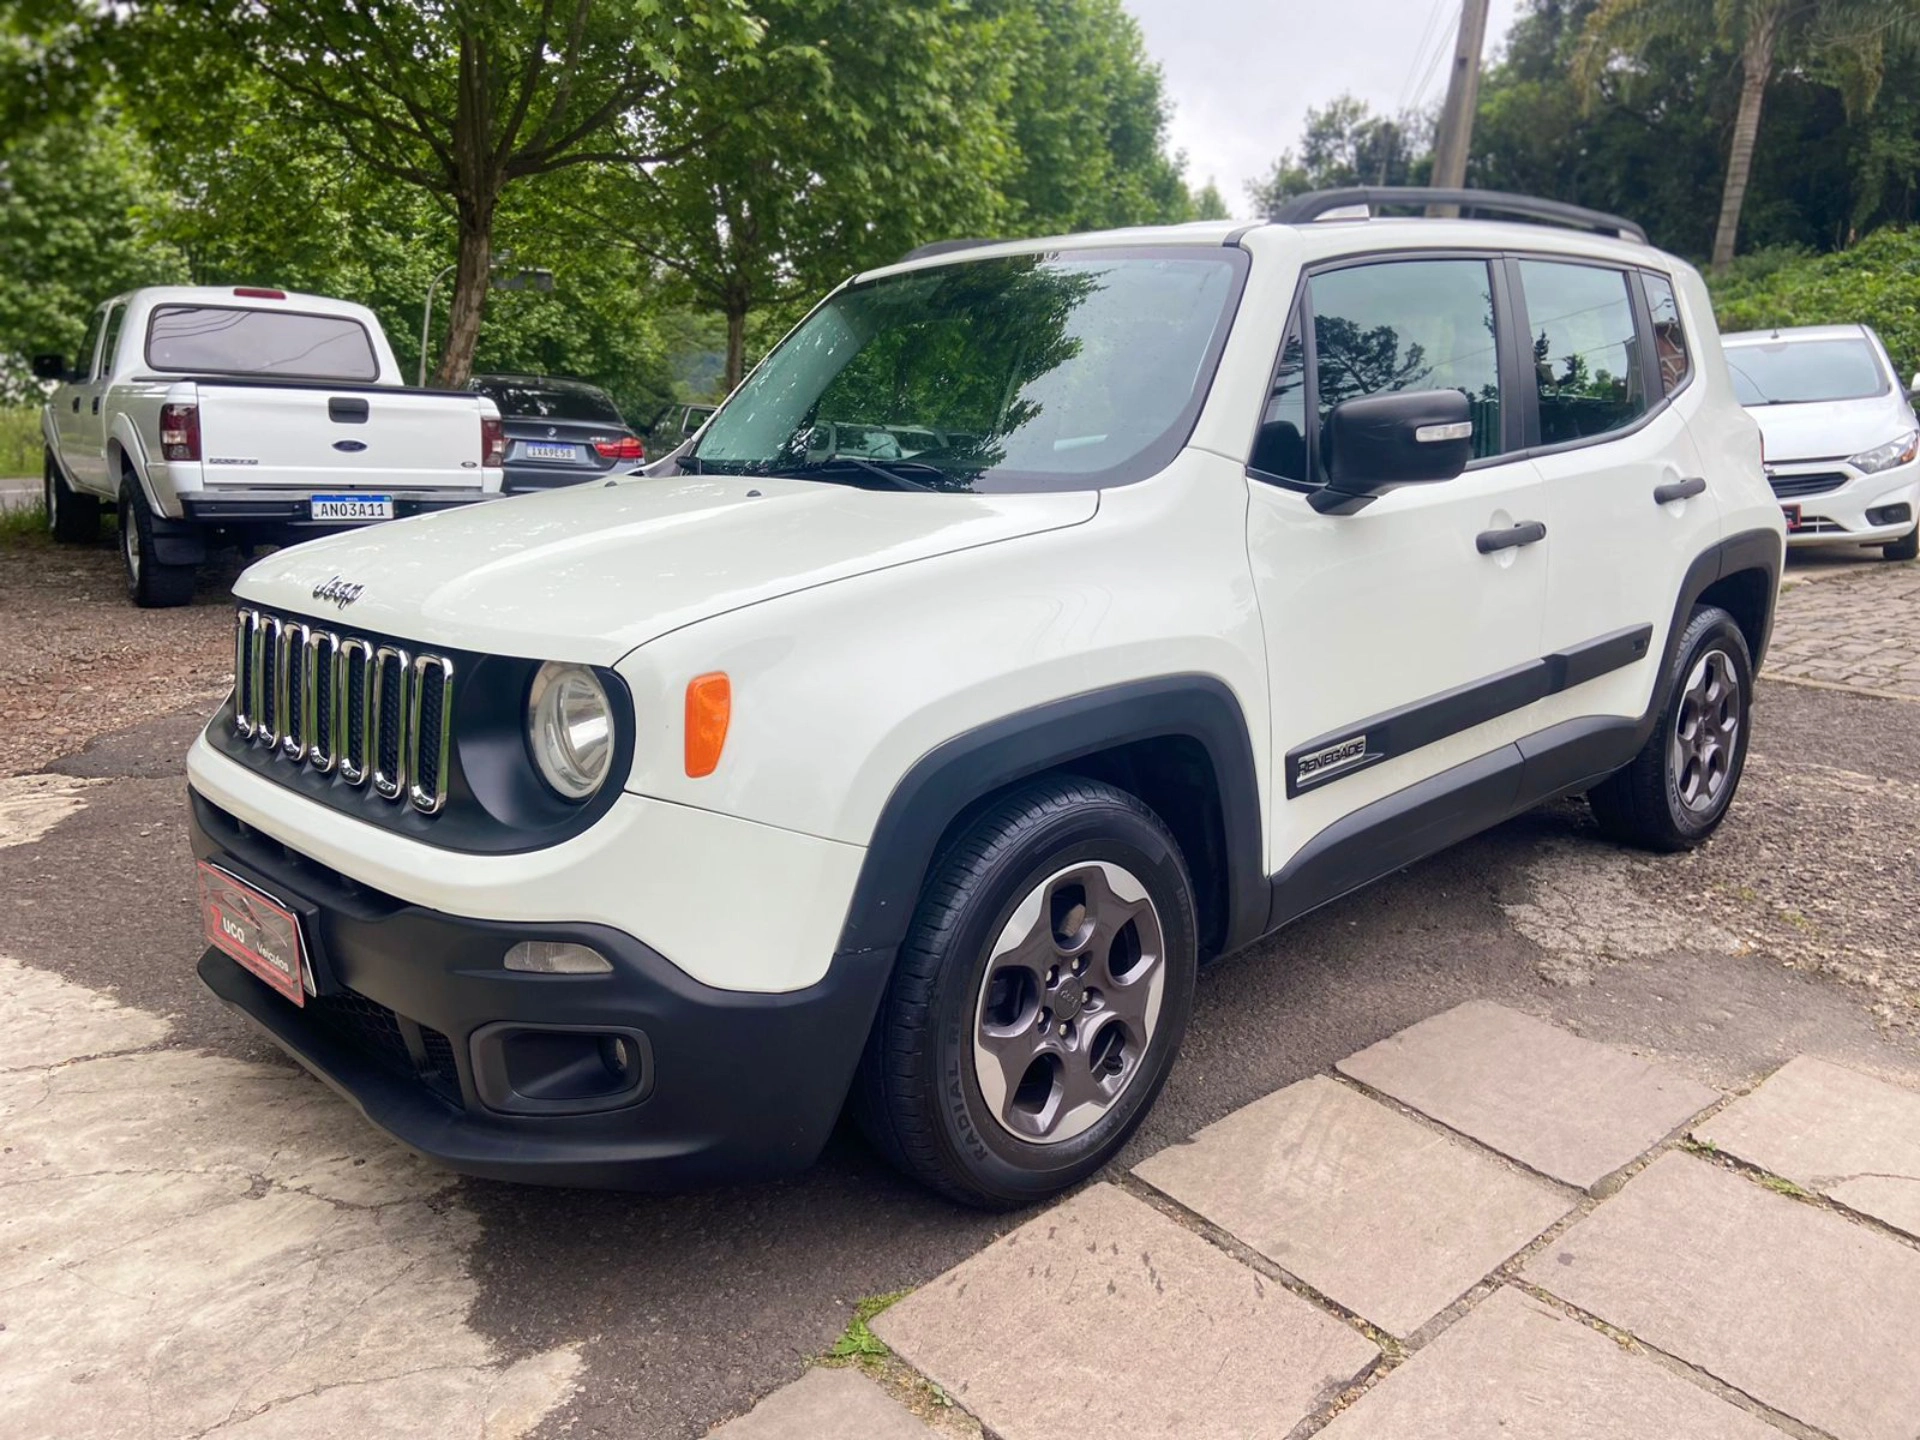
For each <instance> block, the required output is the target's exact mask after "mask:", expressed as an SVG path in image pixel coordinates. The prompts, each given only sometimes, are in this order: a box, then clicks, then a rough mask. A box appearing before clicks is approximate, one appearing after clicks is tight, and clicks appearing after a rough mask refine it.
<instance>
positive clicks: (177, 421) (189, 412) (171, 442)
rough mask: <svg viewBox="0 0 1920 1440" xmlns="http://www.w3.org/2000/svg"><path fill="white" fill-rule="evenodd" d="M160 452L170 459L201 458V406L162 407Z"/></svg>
mask: <svg viewBox="0 0 1920 1440" xmlns="http://www.w3.org/2000/svg"><path fill="white" fill-rule="evenodd" d="M160 453H161V454H162V455H165V456H166V457H167V459H169V460H198V459H199V458H200V407H199V406H198V405H162V406H161V407H160Z"/></svg>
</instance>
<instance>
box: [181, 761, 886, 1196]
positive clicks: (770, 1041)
mask: <svg viewBox="0 0 1920 1440" xmlns="http://www.w3.org/2000/svg"><path fill="white" fill-rule="evenodd" d="M190 794H191V798H192V807H193V848H194V853H195V854H196V856H198V857H199V858H200V859H203V860H207V861H210V862H212V863H214V864H216V865H219V866H220V867H222V868H223V869H226V870H228V871H230V872H231V873H233V874H235V875H237V876H239V877H240V878H241V879H243V880H246V881H248V882H249V883H251V884H253V885H256V886H257V887H259V888H260V889H262V890H264V891H266V892H267V893H268V894H269V895H271V896H273V897H275V898H276V899H278V900H280V901H281V902H282V903H284V904H285V905H286V906H287V907H288V908H289V909H291V910H293V911H294V912H295V913H296V914H298V915H299V916H300V917H301V922H302V926H303V929H304V933H305V936H306V940H307V944H308V946H309V949H310V951H311V953H312V954H313V956H314V964H315V969H316V972H317V978H318V981H319V984H320V988H321V990H322V993H321V994H319V995H316V996H312V997H310V998H309V1001H308V1003H307V1005H306V1006H305V1007H304V1008H302V1007H296V1006H294V1005H292V1004H290V1003H289V1002H287V1001H286V1000H284V999H282V998H281V997H280V996H279V995H277V994H275V993H274V992H272V991H271V990H269V989H268V988H267V986H266V985H265V984H264V983H262V982H260V981H258V980H256V979H254V977H253V976H252V975H250V974H249V973H248V972H246V971H245V970H243V969H242V968H241V967H240V966H238V965H237V964H235V963H234V962H233V961H232V960H230V959H229V958H227V956H226V955H224V954H223V953H221V952H220V951H218V950H211V949H210V950H208V951H207V952H206V953H205V954H204V955H203V956H202V957H201V960H200V964H199V974H200V978H201V979H202V981H203V982H205V984H206V985H207V987H208V988H209V989H210V990H212V991H213V993H214V994H215V995H216V996H218V997H219V998H220V999H221V1000H223V1001H224V1002H226V1003H227V1004H228V1005H229V1006H231V1007H232V1008H233V1009H235V1010H237V1011H239V1012H240V1013H241V1014H242V1015H243V1016H245V1017H246V1018H247V1019H248V1020H250V1021H251V1022H252V1023H253V1024H254V1025H256V1026H258V1027H259V1028H260V1029H261V1030H263V1031H264V1032H265V1033H266V1034H267V1036H268V1037H269V1038H270V1039H272V1040H273V1041H274V1042H275V1043H276V1044H278V1045H279V1046H280V1047H281V1048H282V1049H284V1050H286V1051H287V1053H288V1054H290V1055H291V1056H293V1058H294V1059H296V1060H298V1061H299V1062H300V1063H301V1064H302V1065H304V1066H305V1067H306V1068H307V1069H309V1070H311V1071H312V1072H313V1073H314V1074H315V1075H317V1076H318V1077H319V1078H320V1079H322V1080H324V1081H326V1083H327V1084H329V1085H330V1086H332V1087H333V1088H334V1089H335V1090H337V1091H339V1092H340V1093H341V1094H342V1095H344V1096H345V1097H346V1098H347V1099H349V1100H351V1101H352V1102H353V1103H354V1105H355V1106H357V1107H358V1108H359V1109H360V1111H361V1112H362V1113H363V1114H364V1115H365V1116H366V1117H367V1119H369V1120H370V1121H372V1122H373V1123H374V1124H375V1125H376V1126H378V1127H379V1128H380V1129H382V1130H384V1131H386V1132H387V1133H388V1134H389V1135H391V1136H392V1137H393V1138H394V1139H396V1140H398V1141H399V1142H400V1143H402V1144H403V1145H406V1146H408V1147H409V1148H410V1149H413V1150H415V1151H417V1152H419V1153H420V1154H422V1155H424V1156H426V1157H427V1158H428V1159H430V1160H433V1161H436V1162H438V1163H439V1164H442V1165H445V1166H446V1167H447V1168H449V1169H451V1170H455V1171H458V1172H460V1173H462V1174H466V1175H477V1176H482V1177H486V1178H489V1179H497V1180H515V1181H525V1182H531V1183H536V1184H548V1185H580V1186H593V1187H607V1188H624V1189H665V1190H677V1189H686V1188H691V1187H695V1186H700V1185H708V1184H716V1183H722V1182H729V1181H737V1180H744V1179H762V1178H767V1177H772V1176H778V1175H783V1174H790V1173H792V1172H794V1171H797V1170H800V1169H803V1168H805V1167H806V1166H807V1165H808V1164H810V1163H811V1162H812V1161H813V1159H814V1157H815V1156H816V1155H817V1154H818V1153H819V1151H820V1148H821V1146H822V1145H823V1144H824V1143H825V1142H826V1139H827V1136H828V1134H829V1133H830V1132H831V1130H832V1128H833V1124H834V1121H835V1119H836V1117H837V1116H838V1114H839V1112H840V1108H841V1104H842V1102H843V1100H844V1098H845V1096H846V1092H847V1088H848V1086H849V1084H850V1083H851V1080H852V1076H853V1071H854V1067H855V1065H856V1064H857V1063H858V1060H859V1056H860V1051H861V1048H862V1046H863V1045H864V1043H865V1040H866V1036H867V1031H868V1029H869V1027H870V1026H871V1024H872V1021H873V1016H874V1013H875V1011H876V1009H877V1007H878V1004H879V999H880V994H881V991H882V990H883V989H884V987H885V984H886V978H887V974H888V971H889V969H890V967H891V964H892V958H893V957H892V952H891V951H879V950H868V951H858V952H849V953H843V954H840V955H836V956H835V957H834V958H833V960H832V962H831V963H830V964H829V966H828V968H827V973H826V975H825V976H824V978H822V979H821V980H819V981H818V982H817V983H815V984H813V985H811V986H808V987H807V988H805V989H802V990H795V991H786V992H781V993H773V994H767V993H751V992H741V991H729V990H718V989H714V988H712V987H709V986H706V985H703V984H701V983H699V982H698V981H696V980H694V979H692V978H691V977H690V976H688V975H686V974H685V973H684V972H682V971H681V970H680V969H678V968H677V967H676V966H674V965H673V964H671V963H670V962H669V961H668V960H667V959H666V958H664V957H663V956H661V955H659V954H658V953H656V952H655V951H654V950H652V949H650V948H649V947H648V946H646V945H644V944H642V943H641V942H640V941H638V940H636V939H634V938H633V937H632V936H630V935H627V934H625V933H623V932H621V931H619V930H616V929H613V928H611V927H608V926H604V925H593V924H572V925H569V924H547V923H528V922H514V923H508V922H502V921H483V920H470V919H464V918H461V917H457V916H453V915H448V914H445V913H442V912H438V911H434V910H430V909H426V908H424V907H421V906H418V905H412V904H408V903H406V902H405V901H402V900H399V899H397V898H395V897H393V896H390V895H386V894H383V893H381V892H378V891H375V890H373V889H371V888H370V887H367V886H365V885H362V884H357V883H356V882H354V881H352V880H350V879H348V878H347V877H346V876H344V875H342V874H340V873H339V872H337V871H334V870H331V869H329V868H328V867H326V866H324V865H322V864H320V863H319V862H317V861H314V860H311V859H308V858H306V857H304V856H301V855H299V854H297V853H295V852H293V851H291V850H289V849H287V848H286V847H285V846H283V845H280V844H279V843H278V842H276V841H273V840H271V839H269V838H267V837H266V836H264V835H262V834H261V833H260V832H258V831H257V830H254V829H252V828H251V827H249V826H247V825H245V824H243V823H241V822H239V821H237V820H236V819H235V818H234V817H232V816H230V815H228V814H226V812H224V811H222V810H220V809H219V808H218V807H216V806H214V805H213V804H212V803H210V802H209V801H207V800H206V799H205V798H204V797H203V796H201V795H199V794H198V793H193V792H190ZM528 939H539V940H571V941H574V942H576V943H579V944H584V945H590V946H592V947H593V948H594V949H596V950H598V951H599V952H600V953H601V954H602V955H604V956H606V958H607V959H608V960H609V961H610V962H612V965H613V971H612V973H611V974H607V975H534V974H524V973H520V972H515V971H509V970H506V969H505V968H503V966H502V965H501V958H502V956H504V954H505V952H506V951H507V949H508V948H509V947H510V946H512V945H513V944H515V943H516V942H518V941H520V940H528ZM548 1030H550V1031H553V1032H555V1033H565V1032H570V1031H583V1030H584V1031H592V1032H608V1033H614V1032H617V1033H620V1034H622V1035H626V1036H632V1037H637V1038H638V1040H639V1050H640V1053H641V1056H642V1064H643V1065H644V1066H645V1074H644V1076H643V1077H642V1080H641V1083H640V1085H639V1086H638V1092H637V1094H636V1095H635V1096H633V1097H630V1098H628V1099H626V1100H624V1101H622V1102H621V1103H618V1104H616V1105H614V1106H612V1107H611V1108H603V1109H591V1108H589V1109H586V1110H584V1111H582V1110H579V1109H578V1108H577V1106H576V1108H575V1110H574V1112H573V1113H539V1114H516V1113H507V1112H506V1111H505V1110H503V1109H502V1108H500V1087H499V1083H498V1080H497V1078H495V1079H491V1080H490V1079H489V1077H490V1076H491V1077H497V1076H498V1075H499V1073H500V1064H501V1061H500V1056H499V1052H498V1047H499V1046H500V1045H501V1044H502V1043H504V1042H503V1039H502V1037H503V1036H505V1035H509V1034H512V1033H526V1032H528V1031H548ZM490 1102H491V1103H490ZM505 1103H507V1104H518V1103H520V1102H519V1101H518V1100H517V1099H513V1098H509V1099H508V1100H507V1101H506V1102H505ZM588 1103H589V1104H591V1103H592V1102H588Z"/></svg>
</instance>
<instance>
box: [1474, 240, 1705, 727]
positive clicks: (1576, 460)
mask: <svg viewBox="0 0 1920 1440" xmlns="http://www.w3.org/2000/svg"><path fill="white" fill-rule="evenodd" d="M1509 268H1510V272H1511V275H1512V284H1513V289H1514V292H1515V296H1516V303H1517V306H1518V307H1519V308H1520V309H1521V312H1522V313H1523V314H1524V316H1525V319H1526V324H1527V331H1526V333H1527V334H1529V335H1531V336H1532V337H1533V366H1534V373H1533V374H1532V375H1530V376H1529V377H1528V382H1529V383H1528V384H1527V386H1526V389H1525V393H1524V395H1523V397H1522V401H1523V403H1522V413H1523V415H1524V417H1525V420H1526V423H1527V425H1528V437H1527V438H1528V442H1529V444H1530V445H1532V446H1534V447H1536V448H1535V450H1534V455H1535V463H1536V464H1537V465H1538V466H1539V467H1540V472H1541V476H1542V478H1543V479H1544V481H1545V487H1544V490H1543V492H1542V498H1543V503H1544V505H1545V507H1546V513H1545V519H1546V523H1547V527H1548V531H1549V533H1550V534H1551V536H1552V546H1553V565H1552V570H1551V573H1550V575H1549V577H1548V581H1547V602H1546V606H1545V609H1544V614H1545V623H1546V632H1545V643H1546V649H1547V652H1548V653H1549V654H1558V655H1561V656H1564V657H1565V661H1564V663H1565V666H1566V669H1567V672H1568V679H1569V683H1568V684H1567V686H1566V688H1564V689H1562V690H1561V691H1559V693H1557V694H1555V695H1554V696H1552V697H1550V698H1549V699H1548V700H1547V701H1546V702H1545V703H1544V704H1543V706H1542V708H1541V713H1540V723H1541V724H1542V725H1543V726H1545V725H1551V724H1555V723H1558V722H1561V721H1570V720H1576V719H1580V718H1583V717H1606V716H1611V717H1632V718H1638V717H1639V716H1640V715H1641V714H1642V713H1643V712H1644V711H1645V709H1646V707H1647V704H1648V701H1649V700H1650V699H1651V697H1652V694H1653V688H1654V679H1655V675H1656V673H1657V670H1658V667H1659V664H1660V658H1661V655H1662V653H1663V649H1664V646H1665V643H1666V638H1667V631H1668V630H1669V628H1670V627H1671V624H1672V620H1673V612H1674V604H1675V601H1676V599H1677V597H1678V595H1679V592H1680V586H1681V582H1682V580H1683V578H1684V577H1685V575H1686V572H1687V567H1688V566H1689V565H1691V564H1692V562H1693V560H1694V557H1696V556H1697V555H1699V554H1700V553H1701V552H1702V551H1704V550H1706V549H1708V548H1709V547H1710V546H1712V545H1713V544H1714V543H1715V542H1716V541H1718V539H1719V538H1720V514H1719V506H1718V502H1717V501H1716V500H1715V498H1714V495H1713V491H1712V488H1711V486H1710V484H1708V482H1707V477H1706V476H1705V474H1704V471H1703V469H1702V463H1701V458H1700V453H1699V450H1698V448H1697V447H1696V445H1695V443H1694V439H1693V436H1692V434H1691V433H1690V432H1689V428H1688V424H1687V418H1688V415H1689V413H1690V412H1692V411H1694V410H1695V409H1696V408H1697V406H1698V404H1699V402H1700V400H1701V398H1702V397H1703V395H1704V394H1705V390H1706V387H1705V386H1704V384H1696V383H1694V374H1693V372H1694V368H1695V367H1694V362H1693V356H1692V342H1691V337H1690V335H1689V332H1688V327H1687V326H1686V324H1685V323H1684V321H1683V318H1682V316H1681V314H1680V310H1679V306H1678V303H1677V301H1676V299H1675V295H1674V289H1673V285H1672V282H1671V280H1670V279H1669V278H1668V277H1667V276H1665V275H1661V274H1658V273H1655V272H1652V271H1641V270H1639V269H1635V268H1629V267H1625V266H1618V265H1605V264H1594V263H1587V262H1580V261H1574V260H1571V259H1565V258H1554V259H1547V258H1536V257H1517V258H1515V259H1513V260H1511V261H1509Z"/></svg>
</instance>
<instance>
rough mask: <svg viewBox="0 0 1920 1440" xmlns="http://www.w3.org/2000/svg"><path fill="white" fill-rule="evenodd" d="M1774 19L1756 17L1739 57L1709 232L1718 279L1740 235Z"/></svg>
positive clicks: (1768, 74) (1770, 70)
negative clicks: (1735, 110) (1715, 221)
mask: <svg viewBox="0 0 1920 1440" xmlns="http://www.w3.org/2000/svg"><path fill="white" fill-rule="evenodd" d="M1777 23H1778V19H1777V17H1776V16H1774V15H1762V16H1756V17H1755V19H1754V22H1753V29H1752V30H1751V31H1749V32H1748V34H1747V43H1746V46H1745V48H1744V49H1743V50H1742V51H1741V55H1740V68H1741V79H1740V111H1739V114H1738V115H1736V116H1735V117H1734V122H1733V145H1732V148H1731V149H1730V151H1729V152H1728V155H1727V186H1726V189H1725V191H1724V192H1723V193H1722V194H1721V197H1720V223H1719V225H1718V227H1716V229H1715V230H1714V232H1713V272H1714V274H1716V275H1718V274H1719V273H1720V272H1721V271H1723V270H1725V269H1726V268H1727V266H1728V265H1729V264H1731V263H1732V262H1733V247H1734V242H1735V240H1737V239H1738V238H1739V235H1740V207H1741V206H1742V205H1744V204H1745V203H1746V199H1747V180H1748V177H1749V176H1751V175H1752V173H1753V150H1754V144H1755V142H1756V141H1757V140H1758V139H1759V135H1760V106H1761V103H1762V102H1763V101H1765V99H1766V98H1767V81H1768V80H1769V79H1770V78H1772V75H1773V42H1774V36H1775V33H1776V25H1777Z"/></svg>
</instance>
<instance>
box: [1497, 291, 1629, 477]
mask: <svg viewBox="0 0 1920 1440" xmlns="http://www.w3.org/2000/svg"><path fill="white" fill-rule="evenodd" d="M1519 268H1520V285H1521V289H1522V291H1523V293H1524V294H1525V296H1526V304H1527V319H1528V322H1529V324H1530V325H1531V327H1532V333H1533V370H1534V383H1535V386H1536V387H1537V389H1538V393H1539V396H1540V443H1541V444H1542V445H1564V444H1566V443H1568V442H1569V441H1574V440H1586V439H1590V438H1591V437H1593V436H1596V435H1604V434H1606V433H1607V432H1608V431H1611V430H1620V429H1624V428H1625V427H1626V426H1629V425H1631V424H1633V423H1634V421H1636V420H1638V419H1639V418H1640V417H1641V416H1642V415H1644V414H1646V412H1647V409H1648V401H1647V393H1646V385H1645V383H1644V380H1643V378H1642V372H1641V368H1640V364H1639V359H1638V355H1639V345H1638V341H1637V339H1636V336H1635V333H1634V324H1633V303H1632V301H1631V300H1630V299H1629V298H1628V293H1627V277H1626V273H1625V272H1624V271H1620V270H1608V269H1604V268H1602V267H1599V266H1595V265H1566V264H1560V263H1557V262H1554V261H1550V260H1522V261H1521V262H1520V267H1519Z"/></svg>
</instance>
